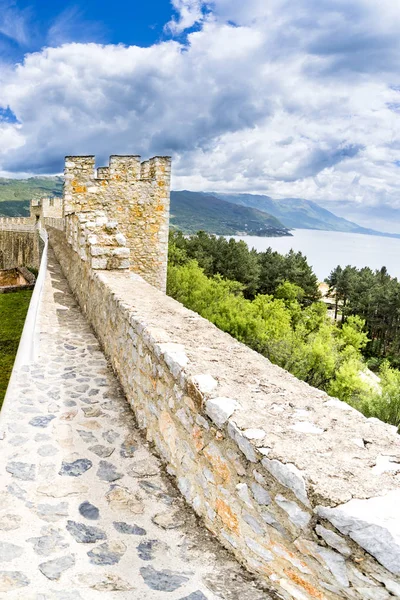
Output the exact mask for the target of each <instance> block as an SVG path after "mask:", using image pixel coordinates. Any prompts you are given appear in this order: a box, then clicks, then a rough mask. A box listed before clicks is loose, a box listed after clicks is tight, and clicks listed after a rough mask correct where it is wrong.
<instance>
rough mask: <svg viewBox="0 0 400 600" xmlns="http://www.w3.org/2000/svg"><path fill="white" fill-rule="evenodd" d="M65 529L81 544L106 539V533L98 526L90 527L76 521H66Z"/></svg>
mask: <svg viewBox="0 0 400 600" xmlns="http://www.w3.org/2000/svg"><path fill="white" fill-rule="evenodd" d="M67 531H68V532H69V533H70V534H71V535H72V537H73V538H74V539H75V540H76V541H77V542H80V543H81V544H93V543H94V542H98V541H99V540H105V539H107V535H106V534H105V532H104V531H103V530H102V529H99V527H92V526H90V525H85V524H84V523H77V522H76V521H67Z"/></svg>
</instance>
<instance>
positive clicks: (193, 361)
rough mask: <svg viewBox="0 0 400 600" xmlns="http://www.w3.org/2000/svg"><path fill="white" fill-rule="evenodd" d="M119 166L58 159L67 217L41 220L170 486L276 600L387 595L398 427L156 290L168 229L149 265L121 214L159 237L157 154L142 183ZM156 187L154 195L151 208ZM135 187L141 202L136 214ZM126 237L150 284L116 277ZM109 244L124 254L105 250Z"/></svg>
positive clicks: (395, 559)
mask: <svg viewBox="0 0 400 600" xmlns="http://www.w3.org/2000/svg"><path fill="white" fill-rule="evenodd" d="M114 160H115V159H114ZM119 160H120V161H122V162H121V163H120V164H121V165H123V169H120V167H116V166H115V162H114V161H113V157H112V158H111V161H110V171H112V173H113V177H115V179H110V171H108V170H106V171H105V172H103V171H102V170H99V171H100V172H99V171H98V174H97V178H95V179H92V176H93V160H92V158H87V157H83V158H81V159H77V158H76V157H69V158H68V159H67V168H66V174H67V177H69V179H67V182H66V198H65V203H66V204H65V215H66V216H65V218H64V220H63V221H59V220H58V221H56V222H55V223H53V224H55V225H56V227H52V226H50V221H49V222H48V225H47V227H48V232H49V239H50V244H51V245H52V246H53V249H54V251H55V253H56V256H57V257H58V260H59V261H60V263H61V266H62V269H63V271H64V273H65V275H66V277H67V279H68V281H69V284H70V286H71V288H72V291H73V292H74V294H75V295H76V297H77V299H78V300H79V302H80V305H81V307H82V308H83V310H84V311H85V313H86V315H87V317H88V319H89V321H90V322H91V324H92V326H93V327H94V330H95V331H96V334H97V336H98V338H99V340H100V342H101V344H102V345H103V347H104V351H105V353H106V355H107V356H108V357H109V359H110V361H111V363H112V365H113V368H114V370H115V372H116V373H117V375H118V377H119V380H120V382H121V384H122V386H123V389H124V392H125V394H126V397H127V399H128V401H129V403H130V405H131V407H132V409H133V411H134V413H135V415H136V418H137V421H138V423H139V426H140V427H141V428H142V429H144V430H145V431H146V432H147V437H148V439H149V440H150V441H151V442H152V443H153V444H154V447H155V449H156V451H157V453H158V454H159V455H160V456H161V457H162V458H163V459H164V461H165V463H166V464H167V465H168V470H169V472H170V474H171V475H173V476H174V477H175V478H176V481H177V485H178V487H179V489H180V491H181V493H182V494H183V496H184V497H185V499H186V500H187V502H188V503H189V504H190V505H191V506H192V507H193V509H194V510H195V512H196V513H197V514H198V515H199V516H200V517H201V518H202V519H203V520H204V523H205V525H206V526H207V527H208V529H210V530H211V531H212V532H213V533H214V534H215V535H216V536H217V537H218V539H219V540H220V541H221V542H222V544H223V545H224V546H226V547H227V548H228V549H230V550H231V551H232V552H233V553H234V554H235V555H236V557H237V558H238V559H239V561H241V562H242V563H244V564H245V565H246V566H247V567H248V568H249V569H250V570H251V571H253V572H256V573H258V574H259V575H260V576H262V577H265V578H267V580H268V581H269V583H270V584H272V585H273V586H274V587H276V589H277V591H278V592H279V593H280V594H281V595H282V597H283V598H286V599H287V600H289V599H292V598H294V599H296V600H305V599H306V600H311V599H315V598H316V599H319V600H324V599H334V598H349V599H355V600H362V599H368V598H370V599H373V600H389V599H390V598H392V597H397V598H400V518H399V516H398V504H399V502H400V480H399V472H400V442H399V440H400V438H399V436H398V435H397V433H396V431H395V429H394V428H393V427H391V426H388V425H385V424H383V423H381V422H379V421H377V420H375V419H366V418H365V417H363V416H362V415H361V414H360V413H358V412H357V411H355V410H354V409H352V408H351V407H349V406H348V405H346V404H345V403H342V402H340V401H338V400H336V399H334V398H329V397H328V396H327V395H326V394H324V393H323V392H321V391H319V390H316V389H314V388H311V387H309V386H308V385H306V384H304V383H303V382H300V381H298V380H296V379H295V378H294V377H292V376H291V375H289V374H288V373H286V372H285V371H283V370H282V369H280V368H278V367H275V366H274V365H271V364H270V363H269V361H268V360H267V359H265V358H264V357H262V356H260V355H258V354H257V353H255V352H253V351H252V350H250V349H249V348H247V347H246V346H244V345H242V344H240V343H239V342H236V341H235V340H234V339H232V338H231V337H230V336H229V335H227V334H224V333H223V332H221V331H219V330H218V329H217V328H215V327H214V326H213V325H212V324H211V323H209V322H208V321H206V320H205V319H202V318H201V317H200V316H199V315H197V314H195V313H193V312H191V311H189V310H187V309H185V308H184V307H182V306H181V305H180V304H179V303H177V302H175V301H174V300H172V299H171V298H168V297H166V296H165V295H164V293H163V290H164V289H165V269H164V268H163V265H164V264H165V262H166V239H165V241H164V238H162V239H161V238H160V240H161V241H159V245H158V252H159V253H160V254H162V253H164V255H163V256H161V257H159V259H158V260H157V262H156V263H155V262H153V257H154V253H155V252H156V251H157V244H156V238H154V237H152V236H153V234H152V231H153V230H152V228H151V227H150V228H149V229H147V228H146V227H144V225H143V223H142V222H141V221H140V220H139V221H138V222H137V223H136V224H135V226H134V227H133V226H132V220H133V219H134V215H136V218H138V215H140V216H142V217H143V218H144V219H145V220H147V219H150V223H152V219H153V218H154V219H155V220H156V223H157V228H158V229H157V230H158V231H162V232H164V231H165V230H166V229H167V220H168V215H167V206H168V199H167V198H166V194H167V192H166V190H168V189H169V182H168V176H169V161H168V160H167V159H154V160H155V163H154V162H153V163H152V161H150V162H149V163H147V165H149V164H150V165H151V164H154V165H156V166H157V168H159V172H160V173H162V177H163V179H162V181H163V185H161V186H158V183H157V177H159V175H156V178H155V179H153V180H151V179H149V178H146V177H144V175H143V173H145V174H146V175H147V171H146V170H145V171H143V165H142V166H141V171H140V173H141V175H140V177H139V170H138V169H139V167H138V165H139V164H140V163H139V159H138V158H137V157H126V158H125V159H124V160H122V159H121V158H120V159H119ZM144 164H145V165H146V163H144ZM68 165H69V166H68ZM127 165H131V166H135V169H136V170H135V171H134V173H135V174H134V176H132V177H131V175H129V173H128V172H127V170H126V169H128V170H129V167H127ZM79 168H81V169H82V174H81V175H79V177H78V175H77V173H78V171H79ZM146 169H147V166H146ZM70 170H72V173H71V172H70ZM120 172H121V174H120ZM117 175H118V177H117ZM103 176H104V177H105V179H102V177H103ZM72 177H74V179H72ZM119 177H120V178H121V179H119ZM102 181H106V182H108V183H107V184H106V185H105V186H104V187H105V189H106V192H104V193H103V192H102V185H103V184H102V183H101V182H102ZM121 181H122V183H120V182H121ZM145 181H146V182H147V186H148V189H146V187H145ZM154 181H155V182H156V183H155V186H154ZM93 182H94V185H93V186H92V185H91V184H93ZM113 182H116V183H115V184H114V183H113ZM114 185H115V187H114ZM158 187H159V188H160V189H161V190H162V194H163V199H164V200H163V202H164V203H163V204H162V203H161V201H160V200H159V199H157V200H156V201H155V202H152V201H153V200H154V194H155V191H154V189H155V188H156V189H157V188H158ZM92 188H93V189H92ZM128 188H129V189H130V191H129V193H128V200H127V201H126V202H125V201H124V202H123V203H122V206H121V203H120V202H119V194H120V193H123V191H122V190H127V189H128ZM113 189H114V193H115V196H114V198H113V196H112V190H113ZM138 189H139V190H140V194H141V198H142V199H144V202H145V201H146V202H147V204H146V202H145V203H144V205H145V209H144V208H143V209H142V208H141V209H140V211H139V210H138V208H137V207H138V206H141V207H143V204H139V202H138V201H137V200H136V198H137V196H135V194H136V191H137V190H138ZM95 190H96V191H95ZM135 190H136V191H135ZM102 197H104V202H103V203H100V198H102ZM113 203H114V204H113ZM110 206H111V207H112V210H111V213H112V214H111V215H110V214H109V212H108V211H109V210H110ZM160 206H162V207H163V208H162V210H161V209H160V208H159V207H160ZM119 207H120V208H119ZM89 208H90V210H88V209H89ZM152 210H154V211H155V212H156V217H154V216H152V214H151V211H152ZM117 217H119V219H118V218H117ZM125 218H128V219H129V227H127V226H126V224H124V222H123V220H124V219H125ZM60 227H61V228H60ZM135 232H136V233H137V234H138V235H139V237H140V240H139V242H140V243H139V244H138V245H136V243H135V238H134V234H135ZM147 233H148V234H149V235H150V254H149V256H148V257H145V255H144V254H143V251H144V250H142V249H144V247H145V245H146V244H145V240H146V235H147ZM128 236H130V237H129V244H126V245H125V243H124V239H128ZM118 240H119V241H118ZM136 247H137V248H139V249H140V251H139V254H140V257H141V258H140V261H138V262H139V264H140V267H137V268H136V269H135V270H137V271H139V273H140V272H142V273H143V269H144V268H145V267H144V265H145V264H146V261H147V263H149V262H150V265H151V267H152V268H154V271H153V273H152V274H151V276H148V274H146V278H147V279H148V280H149V281H150V283H154V282H155V283H156V284H157V286H158V287H159V290H157V289H155V288H154V287H152V286H151V285H149V283H148V282H146V281H144V279H143V278H142V277H140V276H138V275H137V274H134V273H131V272H130V271H129V261H130V262H131V263H132V265H133V266H135V264H136V265H137V264H138V262H137V259H136V255H135V248H136ZM118 249H125V252H122V254H121V253H119V252H117V253H116V254H113V253H114V252H115V250H118ZM127 249H128V250H129V251H128V252H127V251H126V250H127ZM99 257H100V259H99ZM98 259H99V260H98ZM154 272H156V273H157V276H154ZM162 278H164V279H163V280H162ZM160 290H161V291H160Z"/></svg>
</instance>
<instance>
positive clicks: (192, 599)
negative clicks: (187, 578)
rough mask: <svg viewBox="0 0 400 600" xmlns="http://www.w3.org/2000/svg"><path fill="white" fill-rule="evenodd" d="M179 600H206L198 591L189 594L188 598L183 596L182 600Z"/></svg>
mask: <svg viewBox="0 0 400 600" xmlns="http://www.w3.org/2000/svg"><path fill="white" fill-rule="evenodd" d="M180 600H207V596H205V595H204V594H203V592H200V590H198V591H197V592H193V593H192V594H189V596H185V597H184V598H180Z"/></svg>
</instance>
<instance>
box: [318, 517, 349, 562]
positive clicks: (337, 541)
mask: <svg viewBox="0 0 400 600" xmlns="http://www.w3.org/2000/svg"><path fill="white" fill-rule="evenodd" d="M315 531H316V532H317V534H318V535H320V536H321V537H322V539H323V540H324V541H325V542H326V543H327V544H328V545H329V546H331V547H332V548H334V549H335V550H337V551H338V552H340V554H343V556H351V549H350V548H349V546H348V544H346V542H345V541H344V539H343V538H342V537H340V535H338V534H337V533H335V532H334V531H332V530H331V529H326V527H322V525H317V526H316V528H315Z"/></svg>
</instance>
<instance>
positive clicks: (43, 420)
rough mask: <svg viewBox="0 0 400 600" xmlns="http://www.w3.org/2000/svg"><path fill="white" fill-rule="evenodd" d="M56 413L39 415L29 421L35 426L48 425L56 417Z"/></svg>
mask: <svg viewBox="0 0 400 600" xmlns="http://www.w3.org/2000/svg"><path fill="white" fill-rule="evenodd" d="M55 418H56V417H55V415H43V416H39V417H34V418H33V419H31V420H30V421H29V425H32V426H33V427H43V428H45V427H47V426H48V425H49V424H50V423H51V422H52V420H53V419H55Z"/></svg>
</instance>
